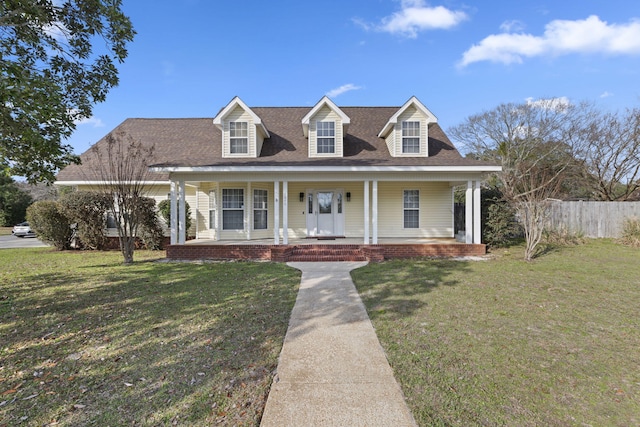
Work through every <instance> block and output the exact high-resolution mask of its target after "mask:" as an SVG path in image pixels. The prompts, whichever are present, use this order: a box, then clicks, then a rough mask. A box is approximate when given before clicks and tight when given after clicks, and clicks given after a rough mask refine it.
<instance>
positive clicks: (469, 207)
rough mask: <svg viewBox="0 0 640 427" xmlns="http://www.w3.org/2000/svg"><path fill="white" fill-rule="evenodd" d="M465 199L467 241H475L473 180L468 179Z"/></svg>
mask: <svg viewBox="0 0 640 427" xmlns="http://www.w3.org/2000/svg"><path fill="white" fill-rule="evenodd" d="M465 196H466V197H465V200H464V230H465V240H464V241H465V243H473V181H467V191H466V193H465Z"/></svg>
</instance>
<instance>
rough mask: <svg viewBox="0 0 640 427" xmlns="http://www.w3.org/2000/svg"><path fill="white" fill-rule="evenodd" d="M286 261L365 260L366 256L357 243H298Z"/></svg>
mask: <svg viewBox="0 0 640 427" xmlns="http://www.w3.org/2000/svg"><path fill="white" fill-rule="evenodd" d="M287 261H294V262H296V261H297V262H328V261H367V257H366V256H365V255H364V253H363V252H362V250H361V249H360V247H359V246H358V245H352V246H347V245H339V246H336V245H313V246H312V245H300V246H295V247H294V248H293V250H292V251H291V253H290V254H289V256H288V259H287Z"/></svg>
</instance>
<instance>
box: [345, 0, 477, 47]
mask: <svg viewBox="0 0 640 427" xmlns="http://www.w3.org/2000/svg"><path fill="white" fill-rule="evenodd" d="M467 18H468V16H467V14H466V13H464V12H462V11H455V10H450V9H447V8H446V7H444V6H435V7H429V6H427V5H426V4H425V2H424V0H401V2H400V10H399V11H398V12H395V13H393V14H392V15H390V16H387V17H384V18H382V20H381V22H380V24H369V23H367V22H364V21H362V20H361V19H357V18H356V19H353V22H354V23H356V24H357V25H359V26H360V27H362V28H363V29H364V30H367V31H369V30H376V31H382V32H387V33H391V34H399V35H402V36H405V37H409V38H416V37H417V36H418V33H419V32H420V31H426V30H442V29H448V28H452V27H455V26H456V25H458V24H460V23H461V22H462V21H464V20H466V19H467Z"/></svg>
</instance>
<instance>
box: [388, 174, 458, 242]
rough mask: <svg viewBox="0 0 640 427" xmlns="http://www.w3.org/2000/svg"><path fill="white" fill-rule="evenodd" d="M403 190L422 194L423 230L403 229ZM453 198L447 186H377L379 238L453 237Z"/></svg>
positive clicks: (421, 221)
mask: <svg viewBox="0 0 640 427" xmlns="http://www.w3.org/2000/svg"><path fill="white" fill-rule="evenodd" d="M404 190H419V191H420V193H419V194H420V228H417V229H413V228H412V229H405V228H404V224H403V223H404V211H403V208H404V200H403V194H404ZM452 197H453V195H452V191H451V187H449V186H448V184H447V183H439V182H433V183H430V182H414V183H409V182H397V183H390V182H380V183H378V224H379V225H378V236H379V237H453V200H452Z"/></svg>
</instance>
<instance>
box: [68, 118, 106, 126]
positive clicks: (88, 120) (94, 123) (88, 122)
mask: <svg viewBox="0 0 640 427" xmlns="http://www.w3.org/2000/svg"><path fill="white" fill-rule="evenodd" d="M74 123H75V124H76V125H77V126H80V125H92V126H93V127H94V128H101V127H104V122H103V121H102V120H101V119H99V118H97V117H93V116H91V117H88V118H84V119H80V120H75V121H74Z"/></svg>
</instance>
